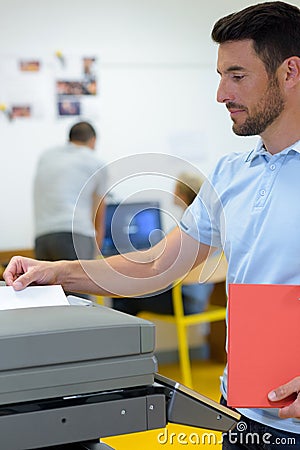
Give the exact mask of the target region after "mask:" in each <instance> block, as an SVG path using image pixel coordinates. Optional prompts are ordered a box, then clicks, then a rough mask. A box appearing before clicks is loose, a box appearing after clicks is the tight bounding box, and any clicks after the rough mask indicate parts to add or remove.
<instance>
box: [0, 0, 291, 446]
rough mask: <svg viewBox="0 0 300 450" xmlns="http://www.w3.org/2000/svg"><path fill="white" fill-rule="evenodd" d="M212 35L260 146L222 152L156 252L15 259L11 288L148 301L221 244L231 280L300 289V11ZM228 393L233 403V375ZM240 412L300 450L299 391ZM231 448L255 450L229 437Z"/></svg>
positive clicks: (228, 102)
mask: <svg viewBox="0 0 300 450" xmlns="http://www.w3.org/2000/svg"><path fill="white" fill-rule="evenodd" d="M212 38H213V39H214V41H215V42H217V43H218V44H219V50H218V62H217V70H218V73H219V75H220V85H219V88H218V93H217V100H218V101H219V102H221V103H224V104H225V106H226V107H227V109H228V110H229V112H230V116H231V119H232V121H233V131H234V133H236V134H237V135H240V136H249V135H260V139H259V141H258V143H257V145H256V147H255V148H254V149H252V150H251V151H249V152H247V153H231V154H229V155H226V156H224V157H223V158H222V159H221V160H220V161H219V163H218V164H217V166H216V167H215V169H214V170H213V172H212V174H211V175H210V177H209V179H208V180H207V181H206V182H205V183H204V185H203V186H202V189H201V191H200V194H199V195H198V196H197V197H196V199H195V200H194V202H193V203H192V205H191V206H190V207H189V208H188V209H187V210H186V211H185V213H184V215H183V217H182V220H181V222H180V224H179V226H178V227H177V228H176V229H175V230H173V231H172V232H171V233H169V234H168V235H167V236H166V237H165V238H164V239H163V240H162V241H161V242H160V243H158V244H157V245H156V246H154V247H153V248H152V249H150V250H149V251H146V252H134V253H130V254H127V255H119V256H114V257H112V258H108V259H107V260H103V261H80V262H78V261H76V262H55V263H51V262H37V261H34V260H31V259H28V258H21V257H14V258H13V259H12V260H11V262H10V263H9V266H8V267H7V270H6V272H5V273H4V278H5V280H6V282H7V284H8V285H12V286H13V287H14V288H15V289H17V290H19V289H23V288H24V287H25V286H27V285H29V284H31V283H38V284H54V283H58V284H62V285H63V286H64V287H65V288H67V289H68V290H71V289H74V288H76V289H78V288H80V289H81V290H83V291H88V292H91V293H95V292H96V293H100V294H103V295H108V296H113V295H116V296H127V297H128V296H133V295H141V294H144V293H146V292H150V291H154V290H158V289H162V288H164V287H165V286H168V285H169V284H170V283H171V282H172V281H173V280H175V279H178V278H179V277H180V276H182V275H183V274H184V273H186V272H187V271H188V270H189V269H191V268H192V267H194V266H196V265H198V264H199V263H200V262H202V261H204V260H205V259H206V258H207V257H208V255H209V254H210V252H211V251H212V250H215V248H221V249H223V250H224V252H225V255H226V257H227V260H228V266H229V268H228V278H227V279H228V282H229V283H250V284H251V283H252V284H295V285H299V284H300V261H299V255H300V239H299V236H298V234H299V233H298V224H299V223H300V208H298V207H297V205H298V202H299V193H300V176H299V174H300V10H299V8H297V7H295V6H292V5H290V4H287V3H284V2H266V3H261V4H256V5H253V6H250V7H247V8H245V9H243V10H242V11H239V12H236V13H233V14H230V15H228V16H226V17H224V18H222V19H220V20H218V21H217V23H216V24H215V26H214V28H213V31H212ZM274 255H279V257H278V259H277V260H276V259H275V258H274ZM137 301H138V300H137ZM266 321H267V318H266ZM274 345H276V343H275V342H274ZM295 357H297V355H295ZM299 371H300V367H299ZM221 391H222V394H223V397H224V398H223V400H222V401H223V402H225V398H226V392H227V371H226V369H225V371H224V376H223V379H222V383H221ZM299 391H300V377H297V378H295V379H293V380H291V382H290V383H288V384H286V385H285V386H282V387H279V388H278V389H276V390H275V391H273V392H271V393H270V394H269V398H270V400H274V407H276V400H279V399H281V398H284V397H287V396H289V395H290V394H292V393H296V394H298V392H299ZM242 414H243V421H244V422H245V423H246V424H247V427H248V428H247V431H249V432H252V433H255V434H257V435H258V436H260V437H261V438H262V437H263V436H268V437H269V438H270V436H271V438H270V439H269V440H268V442H263V440H262V439H260V441H259V443H258V444H257V445H256V446H255V448H262V449H273V448H274V445H273V444H274V443H276V448H277V449H285V448H299V446H300V421H299V419H300V396H299V395H298V396H297V398H296V400H295V401H294V402H293V403H292V404H291V405H290V406H288V407H284V408H281V409H280V410H279V417H278V410H276V409H272V408H271V409H268V410H262V409H243V410H242ZM288 439H292V441H289V440H288ZM288 442H292V443H293V444H292V445H290V446H289V445H288ZM223 448H224V449H240V448H241V449H242V448H243V449H246V448H249V449H253V448H254V445H253V443H250V444H247V443H245V442H244V441H243V440H242V439H241V440H239V439H236V440H235V442H234V443H233V442H230V440H229V439H228V438H226V437H225V438H224V442H223Z"/></svg>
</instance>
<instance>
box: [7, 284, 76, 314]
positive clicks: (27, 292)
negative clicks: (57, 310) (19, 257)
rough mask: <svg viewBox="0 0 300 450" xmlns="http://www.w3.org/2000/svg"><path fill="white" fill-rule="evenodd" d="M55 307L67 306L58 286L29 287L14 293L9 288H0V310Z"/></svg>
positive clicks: (67, 303)
mask: <svg viewBox="0 0 300 450" xmlns="http://www.w3.org/2000/svg"><path fill="white" fill-rule="evenodd" d="M57 305H69V302H68V300H67V297H66V296H65V293H64V291H63V288H62V287H61V286H60V285H53V286H29V287H27V288H26V289H24V290H23V291H15V290H14V289H13V288H12V287H11V286H1V287H0V310H3V309H17V308H32V307H40V306H57Z"/></svg>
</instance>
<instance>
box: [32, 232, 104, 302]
mask: <svg viewBox="0 0 300 450" xmlns="http://www.w3.org/2000/svg"><path fill="white" fill-rule="evenodd" d="M94 256H95V240H94V238H93V237H89V236H83V235H81V234H76V233H72V232H65V231H64V232H59V233H49V234H44V235H43V236H39V237H38V238H36V240H35V257H36V258H37V259H39V260H43V261H59V260H61V259H66V260H70V261H73V260H76V259H94ZM65 294H66V295H76V296H78V297H82V298H87V299H89V298H90V297H89V295H87V294H81V293H76V292H65Z"/></svg>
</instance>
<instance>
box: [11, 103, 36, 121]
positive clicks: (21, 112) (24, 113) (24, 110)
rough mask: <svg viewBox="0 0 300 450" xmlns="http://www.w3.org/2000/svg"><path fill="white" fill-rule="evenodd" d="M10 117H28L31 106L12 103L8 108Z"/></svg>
mask: <svg viewBox="0 0 300 450" xmlns="http://www.w3.org/2000/svg"><path fill="white" fill-rule="evenodd" d="M10 114H11V119H19V118H25V119H27V118H30V117H31V116H32V108H31V106H30V105H12V106H11V109H10Z"/></svg>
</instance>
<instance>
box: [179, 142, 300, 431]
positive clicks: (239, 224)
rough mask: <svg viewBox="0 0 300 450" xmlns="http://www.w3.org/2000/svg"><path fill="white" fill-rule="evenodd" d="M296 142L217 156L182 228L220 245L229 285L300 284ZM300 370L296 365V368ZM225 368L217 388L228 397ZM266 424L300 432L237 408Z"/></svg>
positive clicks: (294, 423) (264, 413)
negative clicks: (279, 148)
mask: <svg viewBox="0 0 300 450" xmlns="http://www.w3.org/2000/svg"><path fill="white" fill-rule="evenodd" d="M299 202H300V141H298V142H296V143H295V144H293V145H291V146H290V147H288V148H286V149H284V150H283V151H281V152H280V153H277V154H275V155H271V154H270V153H268V152H267V151H266V150H265V148H264V146H263V143H262V141H261V140H259V142H258V144H257V146H256V148H255V149H254V150H252V151H251V152H250V153H231V154H229V155H226V156H224V157H223V158H221V160H220V161H219V163H218V164H217V166H216V167H215V169H214V171H213V172H212V174H211V175H210V176H209V178H208V179H207V181H206V182H205V183H204V185H203V186H202V189H201V191H200V193H199V194H198V196H197V197H196V199H195V200H194V202H193V203H192V205H190V207H189V208H188V209H187V210H186V211H185V213H184V215H183V217H182V220H181V229H182V230H183V231H184V232H186V233H187V234H189V235H190V236H192V237H193V238H195V239H197V240H198V241H200V242H203V243H204V244H208V245H212V246H214V247H219V248H223V250H224V252H225V255H226V258H227V261H228V276H227V283H249V284H251V283H253V284H296V285H297V284H300V238H299V224H300V206H299ZM299 374H300V366H299ZM226 385H227V370H226V369H225V371H224V374H223V377H222V383H221V390H222V393H223V395H224V397H225V398H226ZM239 411H240V412H241V413H242V414H244V415H245V416H247V417H249V418H251V419H253V420H256V421H258V422H261V423H264V424H266V425H269V426H272V427H275V428H279V429H282V430H286V431H290V432H293V433H300V421H299V420H297V419H295V420H294V419H279V418H278V410H277V409H275V408H274V409H254V408H253V409H239Z"/></svg>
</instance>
